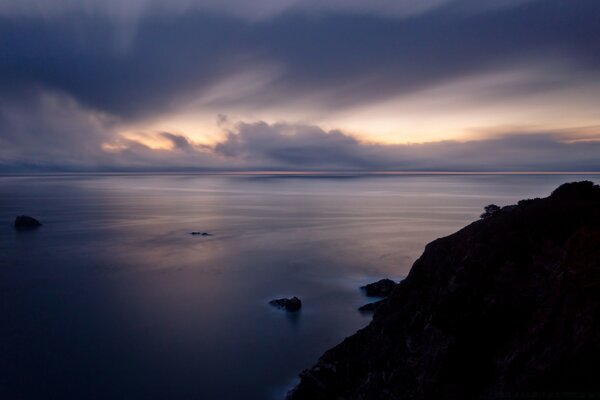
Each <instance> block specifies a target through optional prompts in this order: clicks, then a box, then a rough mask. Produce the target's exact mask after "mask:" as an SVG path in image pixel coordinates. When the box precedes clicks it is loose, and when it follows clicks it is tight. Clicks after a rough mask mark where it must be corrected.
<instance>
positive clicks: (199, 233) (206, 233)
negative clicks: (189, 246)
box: [190, 232, 212, 236]
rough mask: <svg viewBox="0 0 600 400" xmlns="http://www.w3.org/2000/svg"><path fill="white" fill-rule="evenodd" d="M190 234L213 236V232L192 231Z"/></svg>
mask: <svg viewBox="0 0 600 400" xmlns="http://www.w3.org/2000/svg"><path fill="white" fill-rule="evenodd" d="M190 235H198V236H212V234H210V233H208V232H190Z"/></svg>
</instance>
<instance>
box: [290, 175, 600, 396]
mask: <svg viewBox="0 0 600 400" xmlns="http://www.w3.org/2000/svg"><path fill="white" fill-rule="evenodd" d="M598 365H600V187H598V186H596V185H594V184H592V183H591V182H579V183H571V184H565V185H563V186H561V187H559V188H558V189H557V190H555V191H554V192H553V193H552V195H551V196H550V197H548V198H545V199H535V200H526V201H521V202H519V205H517V206H509V207H503V208H502V209H501V210H499V211H496V212H494V213H493V215H491V216H489V217H487V218H485V219H482V220H479V221H476V222H474V223H472V224H470V225H468V226H467V227H465V228H463V229H462V230H460V231H458V232H456V233H455V234H453V235H450V236H448V237H445V238H442V239H437V240H435V241H433V242H432V243H430V244H428V245H427V246H426V248H425V252H424V253H423V255H422V256H421V257H420V258H419V259H418V260H417V261H416V262H415V264H414V265H413V267H412V270H411V271H410V274H409V275H408V277H407V278H406V279H405V280H403V281H402V282H400V283H399V284H398V287H397V288H396V289H395V290H394V291H393V293H392V294H391V295H390V296H389V297H388V298H387V299H385V300H383V302H382V304H381V305H379V306H378V307H377V308H376V310H375V313H374V316H373V320H372V322H371V323H370V324H369V325H368V326H367V327H366V328H364V329H361V330H359V331H358V332H357V333H356V334H354V335H353V336H351V337H349V338H347V339H345V340H344V341H343V342H342V343H341V344H339V345H337V346H336V347H334V348H333V349H331V350H329V351H327V352H326V353H325V354H324V355H323V356H322V357H321V358H320V359H319V361H318V363H317V365H316V366H314V367H313V368H311V369H309V370H306V371H304V372H302V374H301V381H300V383H299V385H298V386H297V387H296V388H295V389H294V390H293V391H292V392H290V393H289V395H288V398H289V399H292V400H302V399H311V400H318V399H347V400H350V399H369V400H378V399H392V400H393V399H465V398H477V399H480V398H481V399H495V398H504V399H506V398H517V396H520V397H518V398H541V397H540V396H542V397H543V396H545V398H561V397H563V396H568V392H569V393H573V392H576V393H599V392H600V379H598ZM535 396H538V397H535ZM548 396H554V397H548ZM563 398H564V397H563Z"/></svg>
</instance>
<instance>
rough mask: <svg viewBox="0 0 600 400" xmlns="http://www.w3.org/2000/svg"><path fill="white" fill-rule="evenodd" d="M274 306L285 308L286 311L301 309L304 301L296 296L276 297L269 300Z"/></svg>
mask: <svg viewBox="0 0 600 400" xmlns="http://www.w3.org/2000/svg"><path fill="white" fill-rule="evenodd" d="M269 304H271V305H272V306H275V307H278V308H282V309H285V310H286V311H291V312H295V311H299V310H300V308H302V302H301V301H300V299H299V298H297V297H296V296H294V297H292V298H291V299H275V300H271V301H270V302H269Z"/></svg>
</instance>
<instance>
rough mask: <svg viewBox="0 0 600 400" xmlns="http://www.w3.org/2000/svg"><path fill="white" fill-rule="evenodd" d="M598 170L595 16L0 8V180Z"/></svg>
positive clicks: (233, 7)
mask: <svg viewBox="0 0 600 400" xmlns="http://www.w3.org/2000/svg"><path fill="white" fill-rule="evenodd" d="M259 170H260V171H320V170H327V171H342V170H344V171H600V2H599V1H598V0H493V1H492V0H420V1H409V0H371V1H364V0H328V1H317V0H252V1H249V0H170V1H168V2H167V1H158V0H18V1H17V0H0V172H3V173H7V172H8V173H11V172H27V171H42V172H43V171H48V172H51V171H259Z"/></svg>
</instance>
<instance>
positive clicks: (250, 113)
mask: <svg viewBox="0 0 600 400" xmlns="http://www.w3.org/2000/svg"><path fill="white" fill-rule="evenodd" d="M535 73H536V71H535V70H531V69H521V70H520V69H516V70H513V71H508V72H507V71H504V72H502V73H488V74H482V75H478V76H471V77H469V78H467V79H461V80H456V81H453V82H449V83H445V84H443V85H439V86H432V87H431V88H428V89H424V90H420V91H418V92H415V93H410V94H405V95H403V96H398V97H394V98H389V99H387V100H385V101H380V102H376V103H372V102H371V103H369V104H358V105H355V106H353V107H349V108H343V109H335V108H333V109H332V108H327V107H324V106H320V105H319V101H321V100H322V98H323V97H326V95H324V94H321V95H320V96H319V97H320V98H316V99H310V98H297V99H292V100H290V102H289V103H281V104H274V105H273V104H271V105H270V106H264V105H263V106H257V105H254V106H249V105H247V104H246V103H245V104H246V105H244V106H242V105H238V106H229V107H218V106H215V104H214V101H215V96H216V95H214V94H213V96H211V97H210V98H209V100H206V97H203V98H198V99H194V100H190V102H189V103H188V104H182V105H181V107H180V109H179V110H177V111H176V112H171V113H170V114H167V115H159V116H156V117H154V118H150V119H146V120H143V121H137V122H135V123H132V124H129V125H126V126H121V127H119V128H118V129H117V132H118V134H119V135H120V136H121V137H123V138H126V139H129V140H134V141H137V142H139V143H143V144H144V145H146V146H148V147H150V148H153V149H163V150H166V149H170V148H171V147H172V143H171V142H170V141H169V140H168V139H166V138H164V137H161V136H160V135H157V133H159V132H169V133H173V134H177V135H182V136H185V137H186V138H188V139H190V140H192V141H193V142H194V143H197V144H200V145H206V146H211V145H214V144H215V143H217V142H219V141H222V140H223V139H224V137H225V135H226V134H227V131H228V130H233V131H235V123H236V122H238V121H242V122H249V123H251V122H256V121H264V122H266V123H269V124H272V123H276V122H287V123H303V124H310V125H317V126H319V127H321V128H323V129H325V130H335V129H339V130H341V131H343V132H345V133H347V134H351V135H353V136H355V137H357V138H358V139H360V140H363V141H366V142H376V143H386V144H392V143H397V144H402V143H424V142H435V141H442V140H459V141H460V140H477V139H484V138H486V137H490V136H494V135H496V134H498V132H504V133H510V132H511V130H512V132H526V131H528V132H544V131H552V132H555V131H557V130H561V129H572V130H577V129H579V127H582V126H600V111H599V110H598V108H597V107H596V105H597V98H596V94H597V93H598V92H599V91H600V83H588V84H586V85H585V86H575V87H574V86H569V87H567V88H564V87H563V88H561V87H557V88H552V85H550V89H548V88H545V89H540V90H531V87H529V86H526V85H527V84H528V83H529V82H531V81H532V76H535ZM558 73H559V72H555V74H558ZM546 75H547V76H545V78H544V81H543V82H541V84H540V86H541V87H542V86H544V85H546V84H547V81H551V80H552V76H553V75H552V74H550V77H548V73H546ZM265 84H266V83H265ZM218 87H219V88H222V87H227V85H220V86H218ZM248 87H250V88H251V90H250V89H248V91H249V93H254V92H255V91H257V90H258V88H259V87H260V85H258V84H257V85H254V86H248ZM523 87H526V90H523ZM216 92H218V93H221V96H224V94H223V93H222V91H216ZM218 97H219V96H217V98H218ZM219 115H226V116H227V120H226V122H225V123H224V120H223V119H222V118H219V117H218V116H219Z"/></svg>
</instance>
